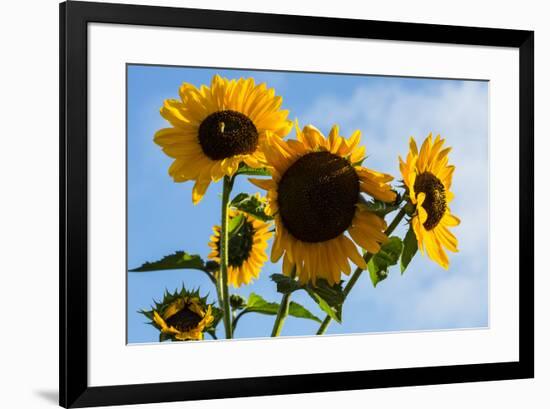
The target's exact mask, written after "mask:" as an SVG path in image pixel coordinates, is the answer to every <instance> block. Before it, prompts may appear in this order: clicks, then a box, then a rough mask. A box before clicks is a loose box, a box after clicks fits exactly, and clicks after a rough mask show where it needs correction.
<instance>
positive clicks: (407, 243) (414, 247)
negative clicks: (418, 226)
mask: <svg viewBox="0 0 550 409" xmlns="http://www.w3.org/2000/svg"><path fill="white" fill-rule="evenodd" d="M417 251H418V241H417V240H416V235H415V234H414V230H413V227H412V225H411V226H410V227H409V231H408V232H407V234H406V235H405V238H404V239H403V252H402V253H401V274H403V273H404V272H405V270H406V269H407V267H408V265H409V263H410V262H411V260H412V259H413V257H414V256H415V254H416V252H417Z"/></svg>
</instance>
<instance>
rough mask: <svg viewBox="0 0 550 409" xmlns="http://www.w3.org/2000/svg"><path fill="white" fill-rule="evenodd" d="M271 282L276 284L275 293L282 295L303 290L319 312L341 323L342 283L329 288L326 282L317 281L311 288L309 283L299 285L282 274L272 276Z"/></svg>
mask: <svg viewBox="0 0 550 409" xmlns="http://www.w3.org/2000/svg"><path fill="white" fill-rule="evenodd" d="M271 280H273V281H274V282H275V283H276V284H277V291H278V292H279V293H282V294H288V293H292V292H294V291H297V290H305V291H306V292H307V293H308V295H309V296H310V297H311V298H312V299H313V301H315V302H316V303H317V305H319V308H321V310H323V311H324V312H325V313H326V314H328V315H330V317H331V318H332V319H334V320H336V321H338V322H342V304H343V303H344V299H345V296H344V292H343V290H342V283H340V284H335V285H332V286H331V285H329V284H328V282H327V281H326V280H323V279H318V280H317V282H316V284H315V286H313V285H312V284H311V283H308V284H300V283H299V282H298V281H296V280H293V279H291V278H290V277H287V276H285V275H283V274H273V275H271Z"/></svg>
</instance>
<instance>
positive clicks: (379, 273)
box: [368, 236, 403, 287]
mask: <svg viewBox="0 0 550 409" xmlns="http://www.w3.org/2000/svg"><path fill="white" fill-rule="evenodd" d="M402 250H403V242H402V241H401V239H400V238H399V237H395V236H394V237H390V238H389V239H388V241H387V242H386V243H384V244H383V245H382V248H381V249H380V251H379V252H378V253H376V254H375V255H374V256H372V258H371V259H370V260H369V263H368V270H369V274H370V279H371V281H372V284H373V285H374V286H375V287H376V285H377V284H378V283H379V282H380V281H383V280H385V279H386V278H387V277H388V270H389V268H390V267H391V266H393V265H395V264H397V261H398V260H399V257H400V256H401V252H402Z"/></svg>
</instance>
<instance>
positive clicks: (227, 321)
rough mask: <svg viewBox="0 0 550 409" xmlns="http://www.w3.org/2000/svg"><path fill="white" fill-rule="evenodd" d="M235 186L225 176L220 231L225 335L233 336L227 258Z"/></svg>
mask: <svg viewBox="0 0 550 409" xmlns="http://www.w3.org/2000/svg"><path fill="white" fill-rule="evenodd" d="M232 187H233V180H232V178H230V177H229V176H225V177H224V178H223V191H222V222H221V231H220V277H219V280H218V285H219V290H218V293H219V294H220V295H221V297H222V300H221V304H222V305H223V325H224V327H225V337H226V338H227V339H229V338H233V331H232V326H231V306H230V305H229V286H228V277H227V260H228V254H229V232H228V231H227V227H228V212H227V210H228V206H229V195H230V194H231V189H232Z"/></svg>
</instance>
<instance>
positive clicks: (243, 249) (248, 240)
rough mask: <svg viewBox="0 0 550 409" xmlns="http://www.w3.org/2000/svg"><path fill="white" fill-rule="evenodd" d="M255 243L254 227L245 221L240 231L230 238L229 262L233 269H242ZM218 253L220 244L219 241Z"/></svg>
mask: <svg viewBox="0 0 550 409" xmlns="http://www.w3.org/2000/svg"><path fill="white" fill-rule="evenodd" d="M253 241H254V227H253V226H252V223H250V222H249V221H247V220H245V221H244V222H243V224H242V226H241V227H240V228H239V230H238V231H237V232H236V233H234V234H233V235H232V236H231V237H229V246H228V247H229V248H228V253H229V257H228V260H227V262H228V263H229V265H230V266H231V267H240V266H242V265H243V263H244V262H245V261H246V260H248V257H249V256H250V252H251V251H252V246H253ZM218 253H220V242H219V241H218Z"/></svg>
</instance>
